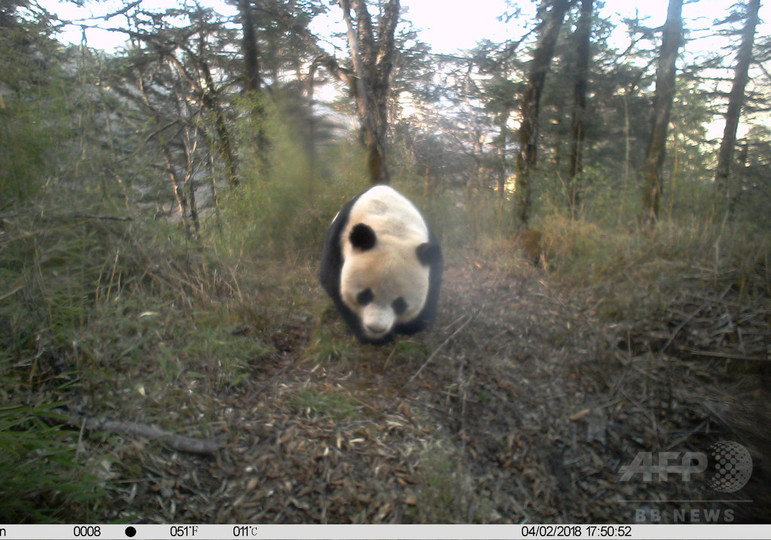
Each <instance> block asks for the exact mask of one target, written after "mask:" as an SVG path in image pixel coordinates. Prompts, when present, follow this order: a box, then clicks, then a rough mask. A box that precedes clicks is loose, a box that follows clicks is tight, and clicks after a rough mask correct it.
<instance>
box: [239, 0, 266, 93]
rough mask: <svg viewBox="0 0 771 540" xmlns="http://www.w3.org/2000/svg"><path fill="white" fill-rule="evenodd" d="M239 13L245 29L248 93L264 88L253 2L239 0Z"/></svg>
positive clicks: (245, 79) (243, 49) (245, 73)
mask: <svg viewBox="0 0 771 540" xmlns="http://www.w3.org/2000/svg"><path fill="white" fill-rule="evenodd" d="M238 11H239V14H240V16H241V25H242V27H243V37H242V41H241V49H242V52H243V55H244V91H246V92H247V93H248V92H251V91H252V90H259V89H260V87H261V86H262V80H261V79H260V62H259V55H258V49H257V34H256V33H255V31H254V20H253V19H252V3H251V0H238Z"/></svg>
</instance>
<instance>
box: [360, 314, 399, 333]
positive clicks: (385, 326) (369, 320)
mask: <svg viewBox="0 0 771 540" xmlns="http://www.w3.org/2000/svg"><path fill="white" fill-rule="evenodd" d="M389 315H390V314H388V313H386V312H385V311H380V310H378V311H376V312H371V313H365V314H364V320H363V321H362V322H363V323H364V330H365V331H366V332H367V334H369V335H370V336H371V337H382V336H383V335H385V334H387V333H388V332H389V331H390V330H391V326H393V322H394V318H393V316H392V315H390V316H389Z"/></svg>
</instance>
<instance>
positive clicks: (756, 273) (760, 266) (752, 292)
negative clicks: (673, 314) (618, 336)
mask: <svg viewBox="0 0 771 540" xmlns="http://www.w3.org/2000/svg"><path fill="white" fill-rule="evenodd" d="M599 185H600V182H599V181H598V182H595V183H594V185H593V186H592V187H590V188H587V192H586V193H585V199H584V203H583V207H582V208H581V213H580V214H579V216H578V218H577V219H573V218H571V216H570V212H569V211H568V209H567V208H566V207H564V206H563V207H559V206H558V205H556V204H554V205H553V206H551V208H549V211H546V212H542V213H541V214H539V215H538V216H537V218H536V220H535V223H534V226H535V227H537V228H539V229H542V230H543V232H544V237H543V244H544V249H545V250H546V251H547V253H548V256H549V260H550V263H551V266H552V268H553V269H554V270H555V271H556V273H557V275H558V277H559V278H560V279H562V280H564V281H565V282H566V283H568V284H570V285H571V286H573V287H590V288H593V289H595V290H596V296H597V297H598V298H600V299H601V301H600V303H599V310H600V314H601V315H604V316H606V317H608V318H611V319H618V318H623V317H629V316H636V315H639V316H644V315H648V314H652V313H656V312H657V311H660V310H661V309H663V308H664V307H665V306H667V305H669V303H670V302H671V301H672V299H673V298H674V297H676V296H677V295H678V293H679V291H680V289H682V287H684V286H685V284H686V283H694V282H696V283H698V284H699V286H704V287H712V288H725V287H732V288H734V289H735V290H736V291H737V292H738V293H739V297H740V298H749V297H756V296H758V295H768V294H769V293H771V291H769V285H768V283H769V280H768V276H769V275H771V274H770V272H771V269H769V255H770V254H771V235H770V234H769V233H768V231H763V230H760V229H758V228H757V227H756V226H754V224H753V223H752V222H750V221H748V220H746V219H737V220H734V221H729V220H727V219H725V220H722V221H714V220H713V219H712V216H711V215H710V213H709V205H708V204H706V202H705V204H704V205H703V208H702V212H701V213H700V214H699V213H698V212H696V208H697V207H696V206H695V205H694V204H695V203H694V204H690V203H688V204H686V203H685V202H684V201H686V200H687V199H688V197H687V193H685V191H687V190H686V188H685V185H684V184H683V185H682V186H681V187H680V189H679V190H678V192H677V193H675V194H673V195H672V199H665V203H664V204H662V214H661V216H660V220H659V221H658V222H657V223H656V224H653V225H644V224H642V223H641V222H640V221H638V216H639V213H635V212H634V211H633V210H634V209H635V208H636V204H637V203H636V202H635V201H631V200H629V199H630V198H635V199H638V198H639V197H638V192H637V191H635V190H630V191H623V190H622V191H620V192H618V191H617V192H616V193H615V197H616V204H615V205H614V204H612V201H611V198H610V195H609V194H610V193H611V192H612V191H611V190H609V189H607V187H606V188H599ZM595 189H596V190H597V191H596V192H595ZM704 189H705V188H704V186H701V185H699V186H698V188H694V190H695V191H694V193H695V195H694V197H695V198H696V199H695V200H697V201H700V200H704V201H706V200H708V199H707V198H706V195H705V194H704V193H702V192H703V191H704Z"/></svg>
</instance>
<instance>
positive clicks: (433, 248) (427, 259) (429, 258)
mask: <svg viewBox="0 0 771 540" xmlns="http://www.w3.org/2000/svg"><path fill="white" fill-rule="evenodd" d="M415 252H416V253H417V255H418V260H419V261H420V262H421V264H422V265H423V266H428V265H430V264H433V263H435V262H438V261H440V260H441V259H442V250H441V248H440V247H439V244H433V243H430V242H424V243H422V244H420V245H419V246H418V247H417V249H416V250H415Z"/></svg>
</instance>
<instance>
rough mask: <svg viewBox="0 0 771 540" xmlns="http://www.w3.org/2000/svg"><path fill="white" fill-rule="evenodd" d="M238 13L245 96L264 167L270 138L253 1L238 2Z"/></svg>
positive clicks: (255, 141)
mask: <svg viewBox="0 0 771 540" xmlns="http://www.w3.org/2000/svg"><path fill="white" fill-rule="evenodd" d="M238 11H239V15H240V17H241V26H242V27H243V36H242V39H241V52H242V54H243V56H244V75H243V81H244V94H245V95H246V96H247V99H248V100H249V101H248V106H249V116H250V117H251V120H252V129H253V130H254V131H253V132H254V144H255V149H256V152H257V157H258V158H259V160H260V163H262V164H263V166H264V165H266V164H267V161H268V138H267V136H266V135H265V129H264V126H263V123H264V121H265V109H264V107H263V105H262V102H261V100H260V89H261V88H262V77H261V76H260V59H259V49H258V47H257V33H256V32H255V24H254V18H253V16H252V14H253V10H252V0H238Z"/></svg>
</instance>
